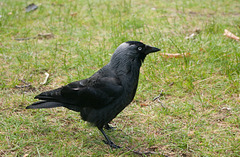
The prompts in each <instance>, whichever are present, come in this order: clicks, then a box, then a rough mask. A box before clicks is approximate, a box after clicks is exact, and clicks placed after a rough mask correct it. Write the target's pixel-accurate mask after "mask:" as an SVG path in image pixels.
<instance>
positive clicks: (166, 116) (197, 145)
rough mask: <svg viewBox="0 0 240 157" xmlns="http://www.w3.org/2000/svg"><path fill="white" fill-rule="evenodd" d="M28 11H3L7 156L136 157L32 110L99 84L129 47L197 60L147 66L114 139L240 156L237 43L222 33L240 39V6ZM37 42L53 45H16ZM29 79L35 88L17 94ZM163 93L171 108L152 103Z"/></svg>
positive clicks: (102, 4) (1, 71) (57, 112)
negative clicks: (40, 97)
mask: <svg viewBox="0 0 240 157" xmlns="http://www.w3.org/2000/svg"><path fill="white" fill-rule="evenodd" d="M28 4H29V2H28V1H20V0H14V1H7V0H2V1H1V2H0V7H1V10H0V15H1V18H0V62H1V68H0V88H1V90H0V110H1V112H0V128H1V129H0V156H23V155H25V154H29V156H120V155H121V156H135V155H136V154H134V153H133V152H132V151H129V150H126V149H118V150H115V149H113V150H112V149H110V148H108V147H107V146H106V145H105V144H103V142H102V139H103V137H102V135H101V134H100V133H99V131H98V130H97V129H96V128H93V127H91V126H90V125H89V124H87V123H86V122H84V121H82V120H81V119H80V117H79V114H78V113H76V112H72V111H69V110H67V109H64V108H57V109H49V110H45V109H42V110H25V107H26V106H27V105H29V104H31V103H32V102H34V99H33V97H34V96H35V95H37V94H39V93H40V92H42V91H45V90H50V89H53V88H57V87H59V86H62V85H65V84H67V83H70V82H72V81H76V80H79V79H84V78H86V77H89V76H91V75H92V74H93V73H94V72H96V71H97V70H98V69H100V68H101V67H102V66H104V65H105V64H107V63H108V61H109V60H110V58H111V54H112V53H113V52H114V50H115V49H116V47H117V46H118V45H119V44H121V43H122V42H125V41H128V40H139V41H143V42H144V43H146V44H149V45H152V46H156V47H159V48H161V49H162V52H166V53H190V54H191V55H190V57H185V58H174V59H168V58H164V57H162V56H160V55H159V53H155V54H151V55H149V56H148V57H147V58H146V60H145V63H144V65H143V67H142V68H141V75H140V81H139V86H138V90H137V94H136V96H135V100H134V101H133V102H132V104H131V105H129V106H128V107H127V108H126V109H125V110H124V111H123V112H122V113H121V114H119V115H118V117H117V118H115V119H114V120H113V122H112V125H114V126H117V128H118V129H121V130H122V131H114V132H107V134H109V136H110V137H111V139H112V140H113V141H114V142H115V143H116V144H119V145H121V146H123V147H130V148H131V149H134V150H139V151H148V150H152V151H155V152H157V153H158V154H159V155H160V154H165V155H168V156H240V145H239V143H240V118H239V115H240V107H239V104H240V83H239V82H240V77H239V76H240V50H239V42H237V41H234V40H232V39H228V38H226V37H225V36H223V32H224V29H228V30H229V31H231V32H233V33H234V34H236V35H237V36H240V29H239V26H240V19H239V15H240V11H239V10H240V9H239V8H240V3H239V1H237V0H229V1H224V0H219V1H206V0H204V1H201V2H199V1H197V0H191V1H187V0H182V1H168V2H165V1H162V0H160V1H159V0H155V1H143V0H138V1H136V0H131V1H129V0H124V1H120V0H117V1H114V2H111V1H107V0H88V1H84V0H77V1H73V0H69V1H63V0H50V1H46V0H43V1H41V2H40V1H39V2H36V5H38V6H39V8H38V9H37V10H36V11H33V12H30V13H25V7H26V6H27V5H28ZM197 28H198V29H200V33H199V34H198V35H196V36H195V38H194V39H189V40H186V39H185V37H186V36H189V35H190V34H192V33H194V30H195V29H197ZM39 33H52V34H54V38H51V39H30V40H24V41H17V40H14V39H16V38H27V37H34V36H37V35H38V34H39ZM45 72H48V73H49V74H50V78H49V79H48V82H47V84H46V85H41V84H40V83H41V82H43V80H44V78H45V75H44V73H45ZM21 80H25V81H26V82H27V83H30V84H31V87H28V88H16V87H15V86H16V85H23V83H22V82H21ZM162 89H163V96H162V97H161V102H162V103H163V105H164V106H165V109H164V108H163V107H162V106H161V104H160V103H158V102H157V101H155V102H152V99H153V98H154V97H156V96H157V95H159V93H160V91H161V90H162ZM141 104H145V105H147V106H145V105H142V107H141ZM224 107H225V108H226V107H227V108H230V110H226V109H224ZM153 156H154V155H153Z"/></svg>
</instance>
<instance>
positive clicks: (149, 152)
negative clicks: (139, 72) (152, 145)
mask: <svg viewBox="0 0 240 157" xmlns="http://www.w3.org/2000/svg"><path fill="white" fill-rule="evenodd" d="M126 149H127V150H129V151H131V152H133V153H135V154H138V155H149V154H158V153H157V152H153V151H144V152H141V151H136V150H132V149H131V148H129V147H126Z"/></svg>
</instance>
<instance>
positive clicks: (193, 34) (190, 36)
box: [185, 33, 196, 39]
mask: <svg viewBox="0 0 240 157" xmlns="http://www.w3.org/2000/svg"><path fill="white" fill-rule="evenodd" d="M195 36H196V34H195V33H192V34H191V35H189V36H188V37H185V39H193V38H194V37H195Z"/></svg>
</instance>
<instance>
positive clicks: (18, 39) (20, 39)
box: [14, 37, 37, 41]
mask: <svg viewBox="0 0 240 157" xmlns="http://www.w3.org/2000/svg"><path fill="white" fill-rule="evenodd" d="M36 38H37V37H28V38H15V39H14V40H17V41H22V40H30V39H36Z"/></svg>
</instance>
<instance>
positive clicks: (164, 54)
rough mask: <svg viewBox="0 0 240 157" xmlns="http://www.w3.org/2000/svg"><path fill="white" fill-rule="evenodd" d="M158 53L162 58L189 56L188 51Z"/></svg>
mask: <svg viewBox="0 0 240 157" xmlns="http://www.w3.org/2000/svg"><path fill="white" fill-rule="evenodd" d="M160 55H161V56H162V57H164V58H183V57H189V56H190V55H191V54H190V53H182V54H180V53H175V54H172V53H160Z"/></svg>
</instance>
